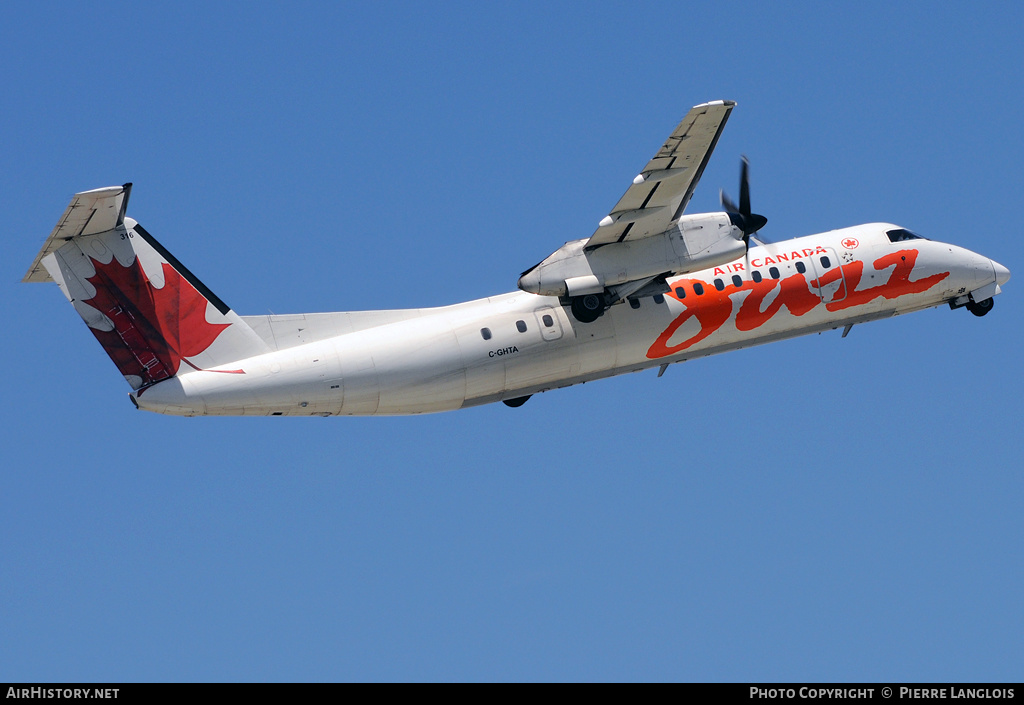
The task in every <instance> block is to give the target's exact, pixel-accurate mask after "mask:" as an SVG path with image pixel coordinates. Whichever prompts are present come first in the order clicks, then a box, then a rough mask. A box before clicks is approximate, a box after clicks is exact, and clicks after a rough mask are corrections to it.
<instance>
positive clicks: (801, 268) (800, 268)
mask: <svg viewBox="0 0 1024 705" xmlns="http://www.w3.org/2000/svg"><path fill="white" fill-rule="evenodd" d="M796 271H798V272H800V273H801V274H803V273H804V272H806V271H807V265H806V264H804V263H803V262H797V263H796Z"/></svg>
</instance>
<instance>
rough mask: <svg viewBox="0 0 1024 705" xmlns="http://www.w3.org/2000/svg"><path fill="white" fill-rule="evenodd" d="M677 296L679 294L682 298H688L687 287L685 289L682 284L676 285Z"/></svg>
mask: <svg viewBox="0 0 1024 705" xmlns="http://www.w3.org/2000/svg"><path fill="white" fill-rule="evenodd" d="M676 296H678V297H679V298H680V299H685V298H686V289H684V288H683V287H681V286H677V287H676Z"/></svg>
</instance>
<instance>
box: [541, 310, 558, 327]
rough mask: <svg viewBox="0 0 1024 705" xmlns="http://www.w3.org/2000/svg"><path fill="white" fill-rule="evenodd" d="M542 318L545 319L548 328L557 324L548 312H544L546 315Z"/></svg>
mask: <svg viewBox="0 0 1024 705" xmlns="http://www.w3.org/2000/svg"><path fill="white" fill-rule="evenodd" d="M540 320H542V321H544V325H545V326H547V327H548V328H550V327H551V326H553V325H555V319H554V318H552V317H551V316H549V315H548V314H546V313H545V314H544V317H543V318H541V319H540Z"/></svg>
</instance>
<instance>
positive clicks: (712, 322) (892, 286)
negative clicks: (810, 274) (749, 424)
mask: <svg viewBox="0 0 1024 705" xmlns="http://www.w3.org/2000/svg"><path fill="white" fill-rule="evenodd" d="M819 251H822V252H824V251H825V250H824V249H823V248H821V247H818V248H817V249H816V250H814V251H810V250H804V252H805V253H806V252H811V253H812V254H814V253H817V252H819ZM792 254H793V256H794V259H796V258H797V257H799V253H797V252H794V253H792ZM776 256H777V257H778V258H779V259H782V260H784V259H786V256H785V255H776ZM917 256H918V251H917V250H900V251H899V252H893V253H890V254H887V255H884V256H882V257H879V258H878V259H877V260H875V261H874V263H873V266H874V268H875V269H876V270H879V271H881V270H884V269H888V268H889V267H892V268H893V270H892V273H891V274H890V275H889V278H888V280H887V281H886V282H885V283H884V284H880V285H879V286H874V287H870V288H867V289H864V290H861V291H858V290H857V286H858V285H859V284H860V282H861V279H862V278H863V275H864V262H862V261H860V260H858V261H856V262H853V263H852V264H848V265H845V266H843V267H842V270H840V268H839V267H836V268H835V269H830V270H829V271H828V272H826V273H825V274H824V275H822V276H821V277H820V279H816V280H812V281H811V282H810V283H811V284H812V285H813V286H814V288H815V290H817V289H819V288H820V287H823V286H826V285H828V284H831V283H833V282H835V281H837V280H838V281H840V282H843V283H842V284H841V285H840V289H839V290H838V291H837V292H836V294H835V299H836V300H835V301H833V302H830V303H828V304H825V308H826V309H827V310H829V311H841V310H844V309H847V308H851V307H853V306H860V305H862V304H866V303H868V302H869V301H873V300H874V299H877V298H879V297H884V298H886V299H895V298H897V297H899V296H903V295H905V294H919V293H922V292H924V291H927V290H928V289H930V288H931V287H933V286H935V285H936V284H938V283H939V282H940V281H942V280H943V279H945V278H946V277H948V276H949V272H939V273H938V274H933V275H931V276H928V277H924V278H923V279H918V280H917V281H910V274H911V272H913V270H914V264H915V263H916V262H917ZM770 261H771V258H765V263H768V262H770ZM715 271H716V272H717V271H718V270H717V269H716V270H715ZM844 275H845V280H844V279H843V277H844ZM698 281H700V280H697V279H683V280H681V281H679V282H678V283H677V284H676V286H680V285H682V286H684V287H688V288H690V289H692V288H693V283H694V282H698ZM702 283H703V284H704V289H705V292H706V293H705V294H704V295H703V296H693V297H687V298H685V299H681V298H679V297H678V296H676V295H675V294H674V293H673V294H672V296H673V298H676V299H677V300H678V301H679V302H680V303H682V304H683V306H684V307H685V308H684V310H683V312H682V313H681V314H679V316H677V317H676V319H675V320H674V321H672V323H671V324H669V326H668V328H666V329H665V330H664V331H663V332H662V333H661V335H659V336H658V339H657V340H655V341H654V344H653V345H651V347H650V348H649V349H648V351H647V357H648V358H651V359H654V358H659V357H666V356H668V355H675V354H676V353H679V352H682V351H683V350H686V349H687V348H690V347H692V346H694V345H696V344H697V343H699V342H701V341H702V340H705V339H706V338H707V337H708V336H710V335H711V334H712V333H714V332H715V331H717V330H718V329H719V328H721V327H722V326H723V325H725V323H726V322H727V321H728V320H729V317H730V316H731V315H732V310H733V301H732V298H731V297H730V294H732V293H735V292H742V291H747V292H749V293H748V294H747V296H746V297H745V298H744V299H743V303H742V304H741V305H740V309H739V311H738V312H737V313H736V322H735V325H736V329H737V330H740V331H751V330H754V329H756V328H759V327H761V326H762V325H764V324H765V323H767V322H768V321H769V320H771V319H772V318H773V317H774V316H775V314H777V313H778V312H779V311H780V310H781V309H782V307H783V306H785V307H786V308H787V309H788V310H789V312H790V313H791V314H792V315H794V316H803V315H804V314H806V313H808V312H810V311H811V310H813V309H814V308H815V307H816V306H818V304H820V303H821V297H820V296H818V294H817V293H816V291H813V290H811V289H810V288H809V287H808V282H807V277H806V275H804V274H793V275H792V276H789V277H786V278H785V279H782V280H775V279H762V280H761V281H760V282H755V281H752V280H747V281H744V282H743V284H742V286H740V287H735V288H732V289H731V290H727V291H729V293H726V292H725V291H718V290H716V289H715V287H713V286H710V285H708V284H707V282H702ZM843 287H845V289H844V288H843ZM776 288H778V289H779V291H778V293H777V294H776V296H775V298H774V299H773V300H772V301H771V303H769V304H768V306H767V308H764V309H762V305H763V304H764V301H765V299H766V298H767V297H768V295H769V294H770V293H771V292H772V291H774V290H775V289H776ZM691 318H695V319H696V320H697V322H698V323H700V330H699V331H697V332H696V333H694V334H693V335H691V336H690V337H689V338H687V339H686V340H683V341H682V342H679V343H677V344H675V345H669V340H671V338H672V336H673V335H675V333H676V332H677V331H678V330H679V328H680V327H682V325H683V324H684V323H686V322H687V321H689V320H690V319H691Z"/></svg>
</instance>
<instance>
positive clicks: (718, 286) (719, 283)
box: [715, 279, 725, 291]
mask: <svg viewBox="0 0 1024 705" xmlns="http://www.w3.org/2000/svg"><path fill="white" fill-rule="evenodd" d="M715 288H716V289H718V290H719V291H721V290H722V289H724V288H725V282H724V281H722V280H721V279H716V280H715Z"/></svg>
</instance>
